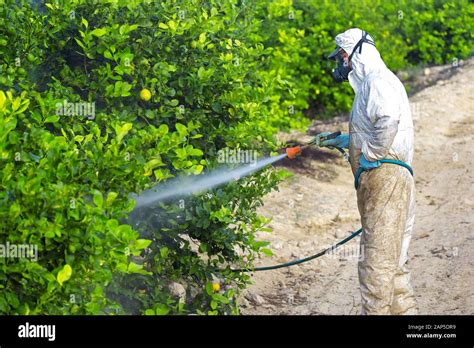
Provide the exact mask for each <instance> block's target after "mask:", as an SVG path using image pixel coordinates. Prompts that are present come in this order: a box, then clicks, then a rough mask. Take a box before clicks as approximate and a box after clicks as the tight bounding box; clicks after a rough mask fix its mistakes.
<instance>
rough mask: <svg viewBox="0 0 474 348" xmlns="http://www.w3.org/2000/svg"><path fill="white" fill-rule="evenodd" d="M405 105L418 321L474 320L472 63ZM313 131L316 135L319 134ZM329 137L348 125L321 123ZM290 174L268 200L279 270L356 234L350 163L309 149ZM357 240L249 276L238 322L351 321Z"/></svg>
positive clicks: (355, 304) (356, 300)
mask: <svg viewBox="0 0 474 348" xmlns="http://www.w3.org/2000/svg"><path fill="white" fill-rule="evenodd" d="M458 69H459V71H458V73H456V74H455V75H454V76H452V77H451V78H450V79H448V80H443V81H438V82H437V83H436V85H434V86H432V87H429V88H426V89H424V90H423V91H421V92H419V93H418V94H416V95H415V96H413V97H412V98H410V101H411V105H412V112H413V118H414V122H415V130H416V151H415V162H414V165H413V167H414V171H415V178H416V185H417V217H416V225H415V231H414V236H413V240H412V244H411V248H410V252H409V256H410V260H409V264H408V265H409V267H410V269H411V270H412V284H413V286H414V288H415V293H416V297H417V301H418V306H419V311H420V314H473V313H474V257H473V251H474V233H473V231H474V228H473V223H474V188H473V186H474V163H473V162H474V161H473V159H474V135H473V134H474V111H473V110H474V84H473V83H472V81H474V63H473V62H472V59H471V61H470V62H467V63H466V64H465V65H464V66H462V67H459V68H458ZM324 128H325V127H324V126H318V131H323V130H326V129H324ZM326 128H328V129H330V130H335V129H343V130H344V128H345V129H347V124H343V125H341V124H336V125H334V124H333V125H329V126H327V127H326ZM291 170H292V171H293V172H294V173H295V175H294V176H293V177H292V178H290V179H288V180H287V181H286V182H285V183H283V184H282V185H281V187H280V191H279V192H274V193H272V194H270V195H269V196H267V198H266V199H265V205H264V207H263V208H262V209H261V210H260V212H261V213H262V214H264V215H265V216H271V217H273V221H272V223H271V226H272V227H273V229H274V231H273V232H272V233H268V234H261V235H260V236H259V237H260V239H263V240H268V241H270V242H271V248H272V249H273V251H274V256H272V257H271V258H269V257H267V258H264V259H262V260H261V261H260V263H259V264H261V265H268V264H274V263H279V262H285V261H288V260H292V259H295V258H300V257H303V256H308V255H311V254H314V253H315V252H317V251H319V250H322V249H323V248H324V247H327V246H329V245H330V244H333V243H335V242H336V241H338V240H340V239H342V238H344V236H347V235H348V233H349V232H350V231H355V230H356V229H358V228H359V213H358V211H357V205H356V196H355V191H354V188H353V177H352V174H351V172H350V169H349V165H348V164H347V163H345V161H344V160H343V159H341V158H339V157H338V156H337V155H336V154H334V153H333V152H329V151H325V150H323V151H318V150H316V149H311V150H310V151H307V152H306V153H305V154H304V157H301V158H299V159H298V160H297V162H294V164H293V166H292V168H291ZM359 240H360V238H359V237H357V238H356V239H354V240H352V241H350V242H349V243H347V244H346V245H345V246H344V247H342V248H341V249H339V252H335V253H334V254H331V255H326V256H323V257H322V258H319V259H317V260H313V261H311V262H308V263H305V264H302V265H299V266H293V267H290V268H285V269H282V270H274V271H266V272H257V273H255V274H254V275H253V280H254V284H253V285H251V286H250V287H249V288H248V290H246V292H245V293H244V296H243V297H242V298H241V312H242V314H358V313H360V294H359V283H358V278H357V257H358V244H359Z"/></svg>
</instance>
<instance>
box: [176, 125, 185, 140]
mask: <svg viewBox="0 0 474 348" xmlns="http://www.w3.org/2000/svg"><path fill="white" fill-rule="evenodd" d="M175 127H176V130H177V131H178V133H179V135H180V136H181V137H185V136H186V135H188V130H187V129H186V126H185V125H184V124H181V123H176V124H175Z"/></svg>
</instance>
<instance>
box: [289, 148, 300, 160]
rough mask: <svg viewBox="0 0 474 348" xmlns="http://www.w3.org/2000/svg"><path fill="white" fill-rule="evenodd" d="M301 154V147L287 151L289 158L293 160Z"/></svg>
mask: <svg viewBox="0 0 474 348" xmlns="http://www.w3.org/2000/svg"><path fill="white" fill-rule="evenodd" d="M300 153H301V146H295V147H289V148H287V149H286V155H287V156H288V158H290V159H293V158H295V157H296V156H298V155H299V154H300Z"/></svg>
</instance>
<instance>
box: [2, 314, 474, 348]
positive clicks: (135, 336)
mask: <svg viewBox="0 0 474 348" xmlns="http://www.w3.org/2000/svg"><path fill="white" fill-rule="evenodd" d="M27 323H28V324H27ZM473 323H474V320H473V316H398V317H392V316H367V317H361V316H278V317H277V316H219V317H205V316H173V317H171V316H167V317H149V316H140V317H133V316H89V317H85V316H3V317H1V316H0V346H1V347H2V348H5V347H6V348H8V347H10V346H13V345H15V346H16V345H21V346H25V345H29V344H32V345H35V346H38V345H42V346H43V345H50V344H51V345H54V344H62V345H64V344H89V345H91V344H100V345H108V344H113V345H117V344H131V345H132V346H139V345H140V344H155V345H163V344H164V345H168V344H173V345H174V344H204V345H213V344H220V345H221V344H222V343H226V344H232V343H233V344H249V343H253V344H270V343H279V344H285V345H292V346H295V344H312V345H314V344H316V343H324V344H397V345H398V344H407V343H408V344H414V345H430V346H432V345H437V344H443V345H446V344H447V345H449V346H458V345H463V346H469V347H473V343H474V325H473ZM34 325H41V326H42V325H54V326H55V329H54V340H52V338H53V337H52V327H38V326H34ZM48 329H51V330H48ZM20 331H21V333H20ZM40 333H43V336H46V337H42V338H38V337H36V338H34V337H19V336H21V335H23V336H25V335H27V336H31V335H39V334H40ZM48 333H49V335H48Z"/></svg>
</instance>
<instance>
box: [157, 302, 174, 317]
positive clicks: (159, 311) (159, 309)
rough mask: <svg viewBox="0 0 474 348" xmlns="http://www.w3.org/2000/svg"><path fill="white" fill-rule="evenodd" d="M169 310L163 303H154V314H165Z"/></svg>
mask: <svg viewBox="0 0 474 348" xmlns="http://www.w3.org/2000/svg"><path fill="white" fill-rule="evenodd" d="M169 312H170V309H169V308H168V307H167V306H165V305H163V304H158V305H156V310H155V313H156V315H166V314H168V313H169Z"/></svg>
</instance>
